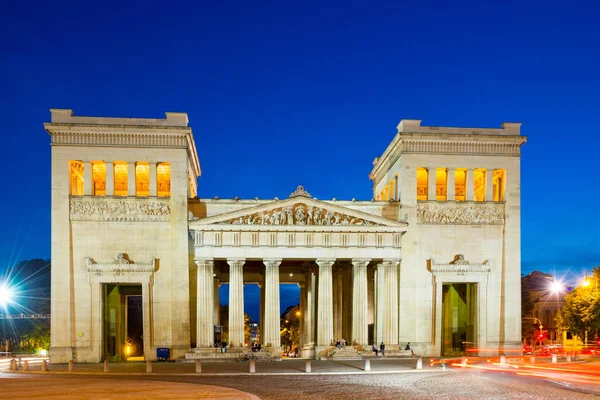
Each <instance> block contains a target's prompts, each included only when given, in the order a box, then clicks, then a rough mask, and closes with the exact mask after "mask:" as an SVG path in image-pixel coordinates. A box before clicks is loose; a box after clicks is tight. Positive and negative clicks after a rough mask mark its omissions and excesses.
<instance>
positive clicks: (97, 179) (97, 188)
mask: <svg viewBox="0 0 600 400" xmlns="http://www.w3.org/2000/svg"><path fill="white" fill-rule="evenodd" d="M92 195H93V196H106V163H105V162H104V161H92Z"/></svg>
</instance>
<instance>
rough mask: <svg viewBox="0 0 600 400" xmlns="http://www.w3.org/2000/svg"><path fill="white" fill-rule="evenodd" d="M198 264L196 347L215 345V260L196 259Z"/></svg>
mask: <svg viewBox="0 0 600 400" xmlns="http://www.w3.org/2000/svg"><path fill="white" fill-rule="evenodd" d="M196 265H197V266H198V285H197V293H198V294H197V300H196V301H197V307H196V347H213V345H214V325H213V323H214V316H213V312H214V299H213V293H214V282H213V280H214V279H213V267H214V261H213V260H196Z"/></svg>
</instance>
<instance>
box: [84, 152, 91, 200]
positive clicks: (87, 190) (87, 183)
mask: <svg viewBox="0 0 600 400" xmlns="http://www.w3.org/2000/svg"><path fill="white" fill-rule="evenodd" d="M83 195H84V196H91V195H92V163H91V162H89V161H84V162H83Z"/></svg>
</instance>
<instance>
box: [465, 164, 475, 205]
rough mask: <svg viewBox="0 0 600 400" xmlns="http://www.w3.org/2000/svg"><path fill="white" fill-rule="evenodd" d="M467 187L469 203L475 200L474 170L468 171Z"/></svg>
mask: <svg viewBox="0 0 600 400" xmlns="http://www.w3.org/2000/svg"><path fill="white" fill-rule="evenodd" d="M465 186H466V190H467V201H473V200H474V199H475V170H474V169H473V168H469V169H467V180H466V182H465Z"/></svg>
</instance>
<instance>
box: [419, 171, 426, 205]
mask: <svg viewBox="0 0 600 400" xmlns="http://www.w3.org/2000/svg"><path fill="white" fill-rule="evenodd" d="M417 200H427V170H426V169H425V168H417Z"/></svg>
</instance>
